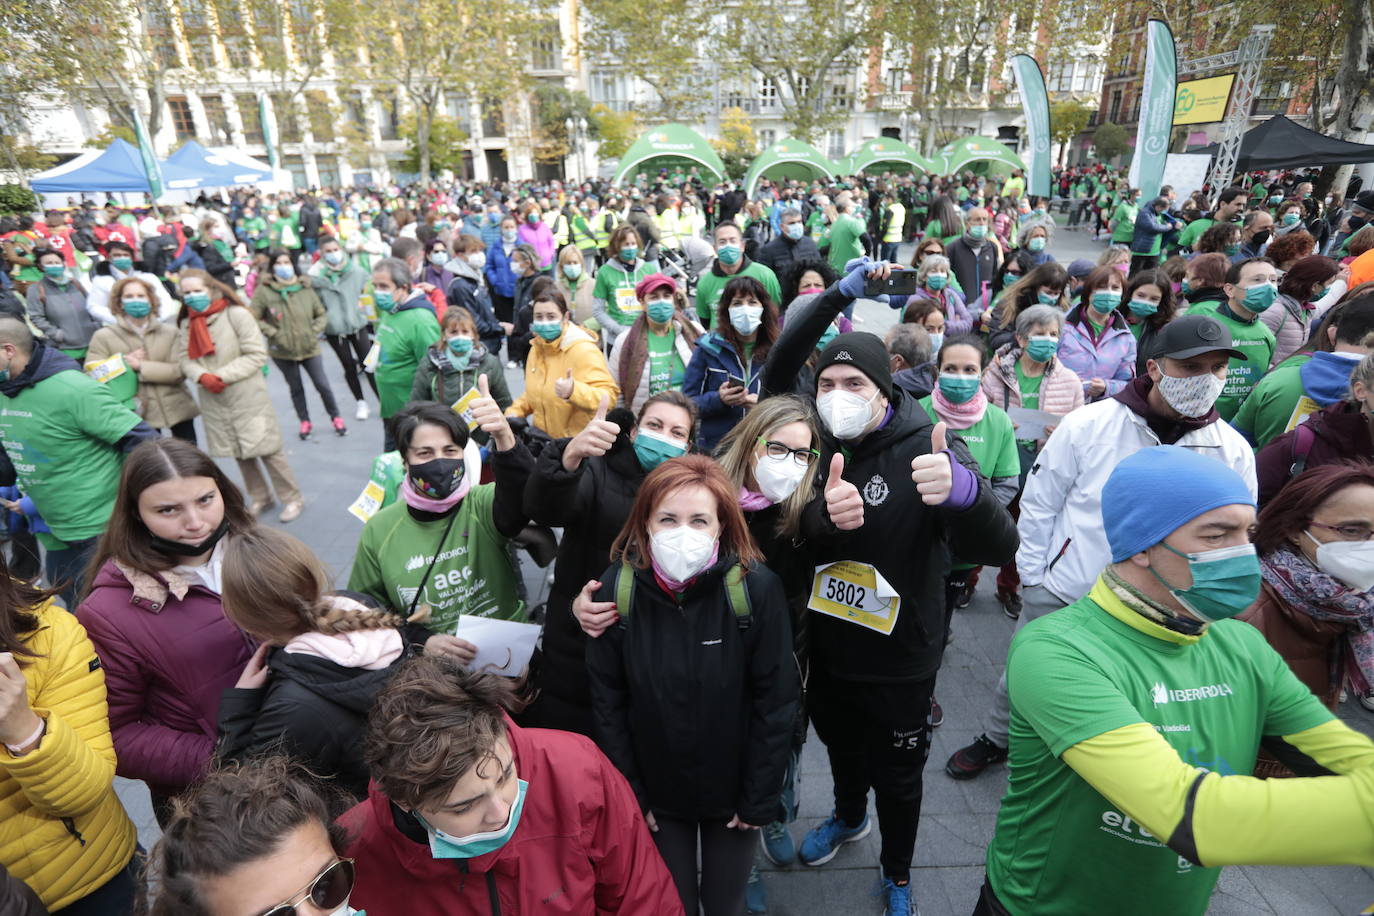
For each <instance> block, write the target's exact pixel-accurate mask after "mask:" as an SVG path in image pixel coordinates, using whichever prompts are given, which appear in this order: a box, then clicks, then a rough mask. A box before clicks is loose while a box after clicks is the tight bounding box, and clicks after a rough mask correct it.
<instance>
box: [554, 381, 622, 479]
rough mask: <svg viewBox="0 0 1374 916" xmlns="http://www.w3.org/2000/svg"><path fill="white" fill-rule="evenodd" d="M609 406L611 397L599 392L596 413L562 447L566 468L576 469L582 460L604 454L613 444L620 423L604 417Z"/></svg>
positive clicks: (617, 434) (618, 431)
mask: <svg viewBox="0 0 1374 916" xmlns="http://www.w3.org/2000/svg"><path fill="white" fill-rule="evenodd" d="M610 406H611V399H610V398H609V397H608V396H607V395H606V392H604V391H603V392H601V403H600V404H598V405H597V408H596V415H595V416H593V417H592V419H591V422H590V423H588V424H587V425H586V426H584V427H583V428H582V432H580V433H578V434H577V435H576V436H574V437H573V440H572V441H571V442H569V443H568V444H567V446H566V447H564V449H563V467H564V468H565V469H566V470H569V471H576V470H577V469H578V467H579V466H581V464H582V462H583V461H585V460H587V459H588V458H596V457H599V456H601V455H604V454H606V453H607V452H609V451H610V450H611V446H613V445H615V440H616V437H617V436H619V435H620V425H619V424H618V423H612V422H611V421H610V420H607V419H606V411H607V410H609V409H610Z"/></svg>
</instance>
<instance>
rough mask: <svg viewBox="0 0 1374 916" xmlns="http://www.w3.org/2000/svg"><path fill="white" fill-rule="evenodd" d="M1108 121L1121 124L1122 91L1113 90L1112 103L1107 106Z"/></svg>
mask: <svg viewBox="0 0 1374 916" xmlns="http://www.w3.org/2000/svg"><path fill="white" fill-rule="evenodd" d="M1107 120H1108V121H1111V122H1112V123H1113V124H1120V123H1121V90H1120V89H1113V90H1112V101H1111V104H1110V105H1108V106H1107Z"/></svg>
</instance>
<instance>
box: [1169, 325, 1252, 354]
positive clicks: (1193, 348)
mask: <svg viewBox="0 0 1374 916" xmlns="http://www.w3.org/2000/svg"><path fill="white" fill-rule="evenodd" d="M1215 352H1221V353H1225V354H1226V355H1227V356H1231V357H1234V358H1236V359H1245V354H1244V353H1242V352H1240V351H1239V350H1236V349H1234V348H1233V347H1232V346H1231V332H1230V331H1229V330H1227V328H1226V325H1224V324H1222V323H1221V322H1220V321H1217V320H1216V319H1215V318H1213V317H1212V316H1211V315H1184V316H1183V317H1182V318H1176V319H1174V320H1173V321H1171V322H1169V323H1168V324H1166V325H1165V326H1164V328H1163V330H1161V331H1160V332H1159V333H1158V334H1156V335H1155V342H1154V346H1153V347H1152V348H1151V352H1150V358H1151V359H1159V358H1160V357H1161V356H1167V357H1169V358H1170V359H1187V358H1188V357H1190V356H1197V355H1198V354H1199V353H1215Z"/></svg>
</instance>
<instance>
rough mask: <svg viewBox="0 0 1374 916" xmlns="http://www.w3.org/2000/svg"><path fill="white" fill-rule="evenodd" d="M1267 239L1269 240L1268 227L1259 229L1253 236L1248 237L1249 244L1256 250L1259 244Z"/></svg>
mask: <svg viewBox="0 0 1374 916" xmlns="http://www.w3.org/2000/svg"><path fill="white" fill-rule="evenodd" d="M1267 241H1269V230H1268V229H1261V230H1260V231H1259V232H1256V233H1255V234H1254V235H1253V236H1251V237H1250V244H1251V246H1253V247H1254V248H1255V249H1256V250H1258V249H1259V248H1260V246H1262V245H1263V244H1264V243H1265V242H1267Z"/></svg>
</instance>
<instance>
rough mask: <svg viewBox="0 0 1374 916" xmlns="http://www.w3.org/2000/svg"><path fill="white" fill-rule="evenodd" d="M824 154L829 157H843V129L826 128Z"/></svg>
mask: <svg viewBox="0 0 1374 916" xmlns="http://www.w3.org/2000/svg"><path fill="white" fill-rule="evenodd" d="M825 154H826V156H828V157H830V158H831V159H842V158H844V131H842V130H828V131H826V132H825Z"/></svg>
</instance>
